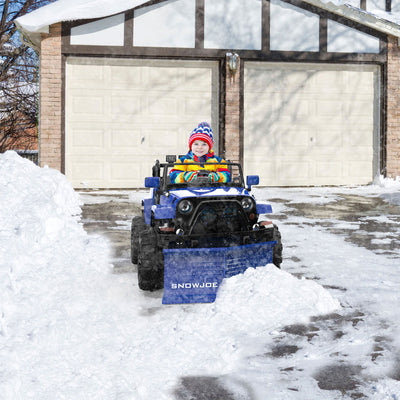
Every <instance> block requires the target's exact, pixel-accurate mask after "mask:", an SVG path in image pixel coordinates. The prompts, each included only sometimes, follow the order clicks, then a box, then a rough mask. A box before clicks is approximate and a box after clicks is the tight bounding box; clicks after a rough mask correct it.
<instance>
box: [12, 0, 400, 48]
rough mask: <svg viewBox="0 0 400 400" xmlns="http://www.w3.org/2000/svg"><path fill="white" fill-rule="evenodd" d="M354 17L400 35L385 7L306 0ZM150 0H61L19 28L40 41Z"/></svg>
mask: <svg viewBox="0 0 400 400" xmlns="http://www.w3.org/2000/svg"><path fill="white" fill-rule="evenodd" d="M304 1H305V2H306V3H309V4H312V5H314V6H317V7H319V8H322V9H325V10H327V11H330V12H332V13H335V14H337V15H340V16H343V17H345V18H348V19H350V20H352V21H355V22H358V23H360V24H363V25H366V26H369V27H370V28H373V29H375V30H378V31H380V32H383V33H385V34H389V35H393V36H396V37H399V38H400V15H397V14H393V13H390V12H383V11H381V10H372V11H365V10H362V9H360V8H358V7H354V6H353V5H351V4H348V1H350V0H347V3H346V0H304ZM148 2H149V1H148V0H113V1H110V0H58V1H56V2H54V3H51V4H48V5H47V6H44V7H41V8H39V9H37V10H35V11H33V12H31V13H29V14H26V15H24V16H22V17H19V18H17V19H16V21H15V22H16V25H17V27H18V29H19V31H20V32H21V33H22V34H23V35H24V36H25V37H26V38H27V39H28V40H29V41H31V42H32V43H33V44H34V45H36V46H38V45H39V44H40V33H48V30H49V26H50V25H52V24H55V23H58V22H63V21H74V20H78V19H91V18H102V17H107V16H110V15H114V14H118V13H121V12H124V11H126V10H129V9H132V8H135V7H138V6H140V5H143V4H145V3H148Z"/></svg>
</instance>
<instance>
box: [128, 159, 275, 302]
mask: <svg viewBox="0 0 400 400" xmlns="http://www.w3.org/2000/svg"><path fill="white" fill-rule="evenodd" d="M221 164H222V163H221ZM223 164H224V166H225V165H226V167H227V168H228V169H229V170H230V172H231V180H230V182H229V183H211V182H209V179H208V176H207V175H208V172H207V171H203V170H202V171H201V172H200V173H199V174H198V177H197V179H195V180H193V181H191V182H187V183H184V184H171V182H170V179H169V172H170V171H171V169H173V168H174V165H176V156H167V159H166V163H160V162H159V161H158V160H157V161H156V163H155V165H154V166H153V171H152V172H153V173H152V177H148V178H145V186H146V187H148V188H150V197H148V198H146V199H144V200H143V202H142V206H143V212H142V215H141V216H136V217H134V218H133V220H132V228H131V259H132V263H134V264H137V269H138V281H139V287H140V289H142V290H149V291H154V290H157V289H162V288H164V295H163V303H164V304H175V303H197V302H212V301H214V300H215V298H216V294H217V290H218V287H219V286H220V284H221V282H222V280H223V279H224V278H225V277H230V276H233V275H236V274H239V273H242V272H244V271H245V270H246V269H247V268H249V267H258V266H264V265H266V264H268V263H273V264H275V265H276V266H277V267H280V264H281V262H282V243H281V235H280V233H279V229H278V227H277V226H276V225H275V224H272V222H271V221H260V220H259V216H260V215H261V214H268V213H271V212H272V208H271V206H270V205H269V204H261V203H257V202H256V200H255V198H254V196H252V195H251V194H250V193H249V192H250V190H251V186H252V185H257V184H258V183H259V177H258V176H257V175H251V176H247V179H246V185H245V182H244V179H243V174H242V168H241V166H240V164H238V163H233V162H229V161H227V162H226V163H223ZM199 165H200V164H199Z"/></svg>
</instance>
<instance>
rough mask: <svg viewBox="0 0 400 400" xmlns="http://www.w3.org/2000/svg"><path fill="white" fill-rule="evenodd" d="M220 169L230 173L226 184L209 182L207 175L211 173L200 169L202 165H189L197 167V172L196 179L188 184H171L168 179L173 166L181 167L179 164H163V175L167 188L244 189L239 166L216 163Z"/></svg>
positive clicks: (229, 163) (228, 163)
mask: <svg viewBox="0 0 400 400" xmlns="http://www.w3.org/2000/svg"><path fill="white" fill-rule="evenodd" d="M216 164H217V165H218V166H221V168H227V169H228V170H229V172H230V179H229V181H228V182H211V181H210V179H209V174H210V172H212V171H209V170H206V169H201V168H202V167H203V166H204V163H191V164H190V165H191V166H193V165H199V170H198V173H197V175H196V177H195V178H194V179H193V180H191V181H189V182H182V183H171V181H170V179H169V174H170V172H171V170H173V169H174V168H175V166H182V164H181V163H176V162H174V163H168V164H165V167H164V173H165V177H166V178H167V179H166V181H167V182H168V186H169V187H171V186H174V187H194V186H195V187H215V186H234V187H244V182H243V176H242V171H241V167H240V164H237V163H231V162H229V161H227V162H221V163H216Z"/></svg>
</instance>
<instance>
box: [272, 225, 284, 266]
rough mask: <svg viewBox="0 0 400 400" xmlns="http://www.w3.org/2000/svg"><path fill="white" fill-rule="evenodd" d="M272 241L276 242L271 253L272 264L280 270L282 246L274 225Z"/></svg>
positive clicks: (279, 234)
mask: <svg viewBox="0 0 400 400" xmlns="http://www.w3.org/2000/svg"><path fill="white" fill-rule="evenodd" d="M272 240H275V241H276V245H275V246H274V249H273V251H272V262H273V264H274V265H275V266H276V267H278V268H280V267H281V264H282V250H283V246H282V239H281V233H280V232H279V229H278V227H277V226H276V225H275V224H274V232H273V236H272Z"/></svg>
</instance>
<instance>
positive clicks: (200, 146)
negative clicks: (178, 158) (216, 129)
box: [191, 140, 210, 157]
mask: <svg viewBox="0 0 400 400" xmlns="http://www.w3.org/2000/svg"><path fill="white" fill-rule="evenodd" d="M191 150H192V151H193V154H194V155H196V156H197V157H201V156H204V155H206V154H207V153H208V151H209V150H210V146H209V145H208V144H207V143H206V142H204V141H203V140H195V141H194V142H193V143H192V148H191Z"/></svg>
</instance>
